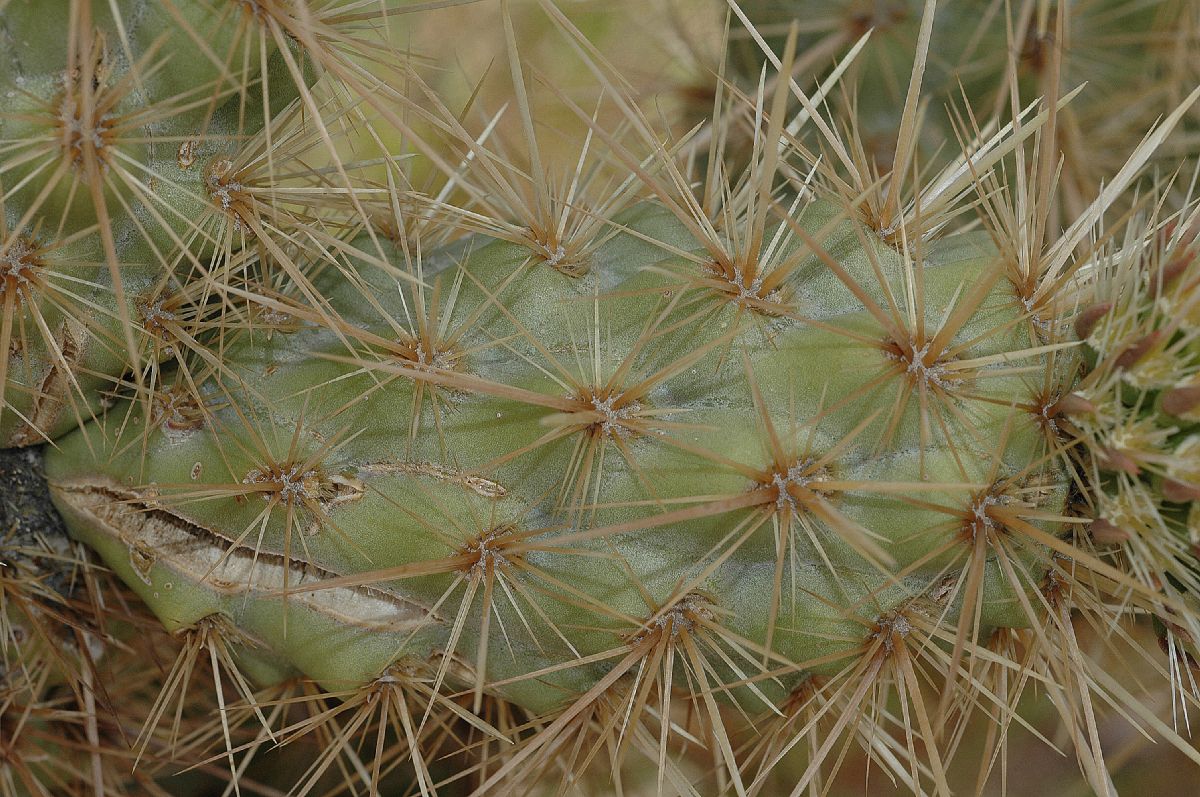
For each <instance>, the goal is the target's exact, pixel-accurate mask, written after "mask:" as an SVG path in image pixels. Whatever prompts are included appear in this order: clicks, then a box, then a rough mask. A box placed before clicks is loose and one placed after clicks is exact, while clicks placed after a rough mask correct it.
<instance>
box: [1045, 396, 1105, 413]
mask: <svg viewBox="0 0 1200 797" xmlns="http://www.w3.org/2000/svg"><path fill="white" fill-rule="evenodd" d="M1046 412H1047V414H1048V415H1049V416H1050V417H1051V418H1053V417H1055V416H1058V415H1091V414H1093V413H1095V412H1096V405H1095V404H1093V403H1092V402H1090V401H1088V400H1087V399H1086V398H1084V397H1083V396H1081V395H1079V394H1078V393H1068V394H1067V395H1065V396H1063V397H1062V398H1060V399H1059V400H1058V401H1056V402H1054V403H1053V404H1052V405H1050V408H1049V409H1048V410H1047V411H1046Z"/></svg>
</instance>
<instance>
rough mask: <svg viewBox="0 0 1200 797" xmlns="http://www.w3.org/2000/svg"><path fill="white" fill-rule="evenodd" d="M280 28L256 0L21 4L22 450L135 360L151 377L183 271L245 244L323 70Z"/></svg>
mask: <svg viewBox="0 0 1200 797" xmlns="http://www.w3.org/2000/svg"><path fill="white" fill-rule="evenodd" d="M273 25H274V27H273V26H272V24H268V21H267V18H266V17H264V16H263V14H262V13H260V12H259V11H256V10H255V6H254V4H239V3H228V2H184V3H179V2H169V1H168V0H161V1H160V0H121V2H114V3H109V2H96V1H95V0H86V1H85V0H46V1H45V2H42V1H41V0H39V1H38V2H33V1H32V0H11V1H10V2H7V3H5V4H4V10H3V16H2V17H0V38H2V40H3V41H4V42H5V44H6V46H5V55H4V57H3V59H2V60H0V92H2V93H3V96H4V97H5V107H4V109H3V111H2V112H0V152H2V153H3V158H0V197H2V198H3V212H2V213H0V300H2V306H3V311H2V312H3V315H2V316H0V322H2V323H0V353H3V357H4V359H3V360H2V361H0V382H2V383H3V385H4V388H3V389H4V393H3V404H2V405H0V441H3V444H4V445H6V446H8V445H28V444H32V443H38V442H45V441H48V440H51V439H53V438H55V437H57V436H59V435H61V434H62V433H64V432H66V431H67V430H69V429H72V428H74V427H76V426H78V425H79V424H80V423H82V422H83V421H85V420H87V419H88V418H90V417H91V416H92V415H93V414H94V413H95V412H96V410H97V409H98V408H99V406H100V405H101V403H102V402H103V395H104V393H105V391H111V390H112V389H113V387H114V386H115V384H117V383H118V382H119V381H120V379H121V378H122V377H123V376H124V375H125V374H126V372H127V371H129V370H130V369H131V368H132V369H134V371H135V373H137V374H138V375H137V376H135V377H134V378H135V379H136V380H141V379H146V378H150V377H149V373H148V372H149V371H152V370H153V364H154V363H156V362H158V361H159V360H161V359H163V358H165V357H167V356H169V353H168V352H163V351H161V350H160V348H159V347H157V346H156V342H157V340H158V337H159V336H158V332H159V330H158V327H159V326H160V325H161V323H162V322H163V320H164V319H165V318H170V317H171V316H172V313H178V314H180V315H185V314H186V310H185V308H184V307H183V303H177V305H176V306H175V307H173V308H164V303H167V304H170V303H171V302H172V301H173V298H172V297H174V296H176V295H177V294H178V293H179V292H180V288H179V285H180V282H179V280H182V281H183V282H184V283H186V282H187V274H188V273H189V272H193V271H200V272H203V271H204V270H205V269H206V268H207V267H208V265H209V264H210V263H211V261H212V258H213V253H214V252H222V253H224V254H226V255H228V253H230V252H232V251H236V250H237V249H238V248H240V247H241V245H242V244H243V242H244V237H245V236H244V234H243V232H242V229H243V226H244V224H243V218H242V216H250V215H251V214H252V213H253V212H254V210H255V208H254V207H253V206H252V203H250V202H249V199H248V198H249V195H250V193H251V192H252V191H257V192H258V193H259V194H261V192H262V190H263V189H264V185H263V183H269V182H271V181H269V180H265V179H264V178H266V177H268V176H269V168H268V167H266V166H264V165H262V164H258V163H256V162H255V161H254V160H253V159H252V158H251V157H250V156H251V155H252V154H253V153H254V152H255V148H254V142H255V141H256V138H261V137H262V136H263V135H264V133H265V132H266V129H267V127H268V121H269V120H276V119H278V118H280V117H281V113H282V111H283V110H284V109H285V108H286V107H287V106H288V105H289V103H291V102H292V101H293V100H295V99H296V98H297V97H299V96H301V94H302V93H303V92H304V91H307V86H308V84H311V83H312V82H313V81H314V80H315V78H316V74H317V73H316V71H315V70H314V68H313V65H312V63H311V61H310V59H309V58H308V57H307V56H306V55H303V54H301V52H300V48H299V47H298V46H297V45H296V44H295V42H293V41H292V40H290V39H288V38H286V37H285V36H284V35H283V33H282V32H281V30H280V28H279V27H278V26H279V25H280V23H279V22H278V21H275V22H274V23H273ZM51 43H53V46H51ZM280 46H282V47H283V49H282V50H281V49H280ZM261 147H262V145H261V142H259V149H261ZM147 363H149V366H147Z"/></svg>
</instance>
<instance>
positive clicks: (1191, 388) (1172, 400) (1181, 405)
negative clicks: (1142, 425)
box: [1162, 384, 1200, 417]
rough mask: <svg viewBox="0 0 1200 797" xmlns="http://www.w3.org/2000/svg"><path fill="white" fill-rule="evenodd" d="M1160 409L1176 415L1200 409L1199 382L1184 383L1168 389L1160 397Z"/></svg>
mask: <svg viewBox="0 0 1200 797" xmlns="http://www.w3.org/2000/svg"><path fill="white" fill-rule="evenodd" d="M1162 410H1163V412H1165V413H1167V414H1168V415H1174V416H1176V417H1182V416H1184V415H1187V414H1189V413H1193V412H1196V411H1198V410H1200V384H1195V385H1184V386H1183V387H1176V388H1172V389H1170V390H1168V391H1167V392H1166V393H1164V394H1163V397H1162Z"/></svg>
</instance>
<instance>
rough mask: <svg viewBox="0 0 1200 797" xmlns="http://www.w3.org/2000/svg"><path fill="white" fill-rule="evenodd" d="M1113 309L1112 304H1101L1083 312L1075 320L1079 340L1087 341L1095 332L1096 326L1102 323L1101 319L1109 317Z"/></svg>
mask: <svg viewBox="0 0 1200 797" xmlns="http://www.w3.org/2000/svg"><path fill="white" fill-rule="evenodd" d="M1112 308H1113V306H1112V302H1101V303H1100V304H1094V305H1092V306H1091V307H1089V308H1087V309H1086V310H1084V311H1083V312H1081V313H1080V314H1079V316H1078V317H1077V318H1076V319H1075V334H1076V335H1077V336H1078V337H1079V339H1080V340H1087V339H1088V338H1089V337H1090V336H1091V334H1092V331H1093V330H1095V328H1096V324H1098V323H1100V319H1101V318H1104V316H1106V315H1108V314H1109V312H1110V311H1111V310H1112Z"/></svg>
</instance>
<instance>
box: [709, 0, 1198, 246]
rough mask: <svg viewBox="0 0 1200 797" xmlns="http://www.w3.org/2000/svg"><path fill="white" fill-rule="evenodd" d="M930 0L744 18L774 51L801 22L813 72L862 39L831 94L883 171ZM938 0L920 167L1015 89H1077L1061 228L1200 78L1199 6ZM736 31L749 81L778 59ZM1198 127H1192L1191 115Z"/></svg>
mask: <svg viewBox="0 0 1200 797" xmlns="http://www.w3.org/2000/svg"><path fill="white" fill-rule="evenodd" d="M720 5H724V4H720ZM924 5H925V4H924V3H923V2H921V1H920V0H841V2H835V3H827V2H799V3H797V2H784V1H782V0H747V2H742V3H740V4H739V6H740V14H742V15H743V16H744V18H745V19H746V20H747V21H749V22H751V23H753V24H754V25H755V26H756V27H757V29H758V31H760V32H761V36H762V37H764V38H765V41H766V43H767V44H769V45H770V46H771V47H772V49H774V50H775V51H779V50H780V49H781V48H782V44H783V41H784V39H785V37H786V33H787V29H788V25H789V24H790V23H791V22H792V21H793V20H795V21H797V22H798V23H799V25H800V30H801V35H800V39H799V41H798V50H797V51H798V52H800V53H803V58H802V59H800V60H801V62H802V64H803V65H804V66H805V67H806V69H805V70H804V71H803V72H802V74H805V75H806V74H808V72H810V71H813V69H814V67H815V68H817V69H821V70H824V71H825V72H828V71H829V65H830V64H833V63H835V62H838V61H840V60H842V59H844V58H845V56H846V53H847V52H848V51H849V50H851V48H852V46H854V45H857V44H864V49H863V52H862V54H861V55H860V56H859V57H858V58H857V59H854V60H853V62H852V63H850V64H849V69H848V80H843V81H842V84H841V85H842V90H841V91H834V92H832V93H831V97H830V100H831V102H833V103H835V104H837V105H839V106H841V107H844V108H846V109H847V114H846V116H848V117H849V118H850V119H852V120H853V121H852V124H854V125H855V127H856V128H857V135H858V138H859V139H860V140H861V141H862V144H863V150H864V154H865V155H866V156H867V157H868V158H869V159H871V160H874V161H875V162H877V163H878V164H879V165H880V168H881V169H886V168H888V167H889V166H890V164H891V162H892V160H893V159H894V158H895V155H896V153H895V152H894V150H893V149H892V147H893V146H894V144H895V141H896V133H897V131H898V130H899V129H900V125H901V117H900V112H901V109H902V108H903V105H904V103H903V99H904V96H905V93H906V90H907V88H908V85H907V79H908V75H909V74H910V72H911V71H912V66H913V61H914V57H915V53H916V52H917V51H918V40H919V37H920V36H921V22H922V9H923V6H924ZM938 5H939V8H938V14H937V17H936V18H935V20H934V22H933V25H932V26H931V29H930V31H929V35H930V38H931V45H930V50H929V58H928V61H927V64H926V69H925V72H924V79H923V86H924V89H925V96H926V101H927V103H926V107H925V108H924V119H923V123H922V125H921V126H920V128H919V130H920V135H919V137H918V139H917V142H918V147H919V153H920V159H921V162H922V164H923V165H925V166H927V167H928V166H929V165H931V164H932V165H941V164H944V163H945V162H946V161H948V160H952V159H953V158H954V157H956V156H957V154H958V153H959V151H960V149H961V148H962V146H964V145H969V144H970V142H972V141H973V140H974V139H976V137H977V133H978V128H979V127H984V126H986V122H987V121H988V120H990V119H994V118H996V115H997V114H998V113H999V112H1001V111H1003V110H1004V109H1006V108H1008V107H1009V106H1010V105H1011V104H1012V102H1013V101H1014V98H1016V97H1025V98H1029V97H1035V96H1039V95H1040V96H1044V97H1047V98H1050V97H1054V98H1058V97H1062V96H1066V95H1068V94H1071V93H1073V92H1075V91H1076V90H1079V94H1078V96H1076V97H1075V98H1074V99H1073V100H1072V101H1071V102H1070V103H1069V104H1067V105H1066V106H1065V107H1064V108H1063V109H1061V119H1060V121H1059V123H1058V127H1057V130H1058V135H1059V136H1060V146H1061V148H1062V154H1063V158H1064V167H1063V174H1062V177H1061V178H1060V180H1059V185H1058V193H1059V196H1060V199H1061V201H1062V202H1063V203H1064V205H1065V209H1064V211H1063V216H1062V218H1063V221H1064V224H1066V223H1069V221H1070V219H1071V217H1072V216H1073V215H1077V214H1078V213H1079V212H1081V211H1082V209H1083V207H1084V205H1086V202H1087V200H1088V198H1089V197H1091V196H1093V195H1094V194H1095V193H1097V191H1098V190H1099V187H1100V185H1101V183H1102V182H1103V181H1104V180H1106V179H1107V178H1108V177H1110V176H1111V175H1112V174H1114V173H1115V172H1116V170H1117V169H1119V168H1120V166H1121V164H1122V162H1123V161H1124V159H1125V158H1126V157H1127V156H1128V154H1129V153H1130V152H1131V151H1132V150H1133V149H1134V147H1135V146H1136V145H1137V143H1138V141H1139V139H1140V138H1141V135H1142V133H1143V132H1144V131H1145V129H1146V128H1148V127H1149V125H1150V124H1151V123H1153V121H1154V120H1155V118H1156V117H1158V116H1159V115H1160V114H1161V113H1162V110H1163V108H1166V107H1169V106H1172V105H1175V104H1177V103H1179V102H1180V101H1181V100H1182V99H1183V97H1184V96H1185V95H1186V94H1187V93H1188V92H1189V91H1190V90H1191V88H1192V87H1193V86H1195V85H1196V83H1197V80H1198V79H1200V60H1198V59H1197V58H1196V55H1195V53H1196V52H1197V50H1196V44H1197V42H1198V41H1200V17H1198V16H1197V11H1196V8H1195V5H1194V4H1192V3H1187V2H1177V1H1176V0H1152V1H1151V2H1142V0H1095V1H1091V0H1089V1H1087V2H1070V3H1058V2H1056V0H1030V2H1023V3H1013V4H1011V7H1009V6H1008V5H1006V4H1004V3H963V2H955V1H954V0H951V2H943V3H939V4H938ZM732 35H733V38H734V41H733V42H732V44H731V47H730V55H729V66H728V69H727V71H728V73H729V77H730V79H735V80H737V81H738V82H740V83H742V84H751V85H752V84H753V83H755V82H757V80H758V78H759V75H760V71H761V70H762V68H763V66H764V65H766V64H767V63H768V60H769V59H768V58H767V57H766V56H765V55H764V51H763V50H762V49H761V48H760V47H759V46H758V45H757V43H756V42H755V41H754V40H753V39H752V38H751V37H750V36H749V35H748V34H747V33H746V32H745V31H743V30H741V29H740V27H739V26H736V25H735V32H734V34H732ZM868 36H869V40H867V41H865V43H864V42H863V41H862V39H864V37H868ZM1010 39H1011V42H1012V43H1011V44H1010ZM1056 59H1057V60H1056ZM769 74H770V72H768V75H769ZM1014 92H1015V93H1014ZM1114 109H1120V113H1114ZM1188 130H1189V133H1188V135H1194V131H1195V115H1194V114H1192V115H1191V118H1190V121H1189V124H1188ZM1183 136H1184V134H1183V133H1181V134H1180V135H1179V136H1178V137H1177V139H1178V140H1180V142H1181V143H1180V144H1173V145H1172V149H1174V150H1175V151H1176V152H1178V151H1179V150H1180V148H1181V147H1182V148H1184V149H1186V147H1187V146H1188V145H1187V144H1182V139H1183ZM985 137H986V136H985Z"/></svg>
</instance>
